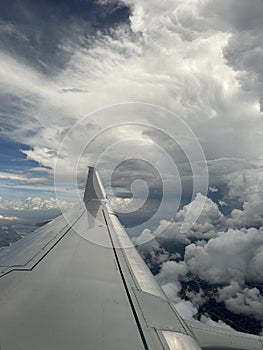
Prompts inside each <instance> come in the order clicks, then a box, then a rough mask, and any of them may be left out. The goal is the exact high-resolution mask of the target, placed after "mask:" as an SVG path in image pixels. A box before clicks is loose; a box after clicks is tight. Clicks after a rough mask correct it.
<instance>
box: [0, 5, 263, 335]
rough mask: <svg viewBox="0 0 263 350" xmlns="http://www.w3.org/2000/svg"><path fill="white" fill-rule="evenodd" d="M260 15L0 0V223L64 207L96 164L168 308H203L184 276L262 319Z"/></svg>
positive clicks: (262, 10) (257, 11)
mask: <svg viewBox="0 0 263 350" xmlns="http://www.w3.org/2000/svg"><path fill="white" fill-rule="evenodd" d="M262 16H263V3H262V1H261V0H250V1H247V0H223V1H220V2H218V1H216V0H163V1H157V0H152V1H138V0H124V1H118V0H116V1H114V0H97V1H95V0H94V1H91V0H75V1H73V0H63V1H62V0H56V1H55V0H46V1H44V0H39V1H34V0H23V1H22V0H20V1H19V0H14V1H12V2H8V3H5V4H4V3H1V4H0V153H1V163H0V191H1V192H0V197H1V198H0V225H1V223H2V225H6V224H7V223H8V224H11V223H12V224H13V225H22V224H28V223H31V224H32V222H33V221H34V223H35V222H36V219H35V218H36V217H37V216H38V215H39V218H41V220H42V219H43V218H44V219H46V218H47V217H53V216H55V215H57V213H58V209H61V210H62V211H63V210H66V209H68V208H70V207H72V205H73V203H75V202H77V201H79V200H80V199H81V196H82V192H83V188H84V185H85V178H86V174H87V166H88V165H95V166H96V168H97V169H98V171H99V173H100V175H101V178H102V181H103V183H104V185H105V187H106V191H107V193H108V196H109V198H110V201H111V204H112V206H113V208H114V209H115V210H116V211H117V212H119V215H120V217H121V218H122V222H123V223H124V224H125V226H126V227H127V229H129V233H130V234H131V236H133V239H134V242H135V244H138V245H139V247H138V249H139V251H140V252H141V254H142V255H143V256H144V257H145V259H146V260H147V262H148V264H149V266H150V267H151V268H152V270H153V271H155V273H157V278H158V280H159V281H160V283H161V284H162V285H163V287H164V289H165V291H166V293H167V294H168V295H169V297H170V298H171V299H173V300H174V302H175V303H176V305H177V307H178V309H179V310H180V312H181V313H186V314H187V315H188V317H190V318H191V317H196V315H197V314H198V313H200V310H201V309H202V310H203V309H204V305H206V303H207V300H208V299H209V288H208V287H206V288H203V287H202V284H199V286H198V288H196V290H190V289H189V288H188V290H187V291H186V290H185V288H184V286H185V284H186V281H188V282H189V281H190V280H191V281H193V280H197V279H198V281H200V283H201V282H202V283H206V285H209V286H211V285H213V286H214V288H215V290H216V292H215V293H214V296H213V301H214V303H217V305H223V307H224V308H225V310H226V311H225V312H230V313H231V315H230V316H231V317H232V316H233V315H242V316H243V317H244V320H245V321H246V322H247V323H249V322H251V319H254V320H256V321H257V325H260V324H261V323H262V321H263V298H262V283H263V276H262V269H261V267H262V263H263V242H262V233H263V205H262V204H263V196H262V193H263V175H262V174H263V173H262V167H263V153H262V150H263V147H262V146H263V137H262V136H263V128H262V123H263V119H262V118H263V63H262V62H263V28H262V27H263V22H262ZM33 217H34V220H33ZM32 220H33V221H32ZM143 243H144V244H143ZM176 244H177V246H180V249H179V250H178V249H177V248H176V247H175V245H176ZM200 286H201V287H200ZM211 315H212V314H211V313H210V314H209V313H208V314H207V313H205V312H204V313H203V314H202V321H203V322H208V323H209V322H214V321H212V319H211V317H212V316H211ZM246 317H247V318H246ZM199 318H200V317H199ZM245 321H244V322H245ZM216 322H219V323H220V322H221V324H223V322H225V320H221V321H220V320H216ZM244 324H245V323H244ZM244 327H245V326H244ZM259 328H260V327H259V326H258V328H257V333H260V331H261V330H260V329H259ZM246 330H247V331H251V330H249V329H246Z"/></svg>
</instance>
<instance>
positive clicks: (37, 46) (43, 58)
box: [0, 0, 129, 73]
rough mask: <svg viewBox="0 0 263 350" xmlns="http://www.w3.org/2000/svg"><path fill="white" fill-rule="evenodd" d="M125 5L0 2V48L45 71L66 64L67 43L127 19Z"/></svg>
mask: <svg viewBox="0 0 263 350" xmlns="http://www.w3.org/2000/svg"><path fill="white" fill-rule="evenodd" d="M128 16H129V10H128V8H127V7H125V6H121V5H119V6H113V5H110V4H105V5H102V4H98V3H96V2H95V1H89V0H87V1H85V0H77V1H69V0H57V1H54V0H53V1H52V0H38V1H34V0H23V1H22V0H15V1H9V2H2V3H1V4H0V42H1V44H0V45H1V46H0V48H1V50H5V51H7V52H9V53H10V54H11V55H13V56H15V57H18V58H19V60H21V61H24V62H26V63H29V64H30V65H31V66H35V68H37V69H39V70H41V71H43V72H45V73H54V72H55V71H56V70H57V69H59V68H63V66H64V65H65V63H66V62H67V61H68V59H69V57H70V56H71V54H72V53H71V52H69V51H68V50H67V48H66V47H65V46H64V43H65V42H66V41H67V40H71V41H72V42H74V44H78V43H79V42H80V41H81V40H83V39H85V37H88V36H90V35H92V34H94V32H95V31H96V30H102V31H105V30H107V28H109V27H111V26H114V24H116V23H120V22H122V21H127V19H128Z"/></svg>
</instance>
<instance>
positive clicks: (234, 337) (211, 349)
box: [186, 321, 263, 350]
mask: <svg viewBox="0 0 263 350" xmlns="http://www.w3.org/2000/svg"><path fill="white" fill-rule="evenodd" d="M186 323H187V325H188V326H189V328H190V329H191V330H192V332H193V334H194V335H195V337H196V339H197V340H198V342H199V344H200V345H201V347H202V349H207V350H262V349H263V342H262V337H260V336H256V335H252V334H246V333H242V332H237V331H235V330H233V329H227V328H223V327H219V326H218V327H217V326H212V325H206V324H203V323H201V322H198V321H186Z"/></svg>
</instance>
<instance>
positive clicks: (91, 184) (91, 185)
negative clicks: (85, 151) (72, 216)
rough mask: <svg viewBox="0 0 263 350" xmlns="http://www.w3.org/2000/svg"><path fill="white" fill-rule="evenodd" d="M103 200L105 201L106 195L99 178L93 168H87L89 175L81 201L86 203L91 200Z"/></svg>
mask: <svg viewBox="0 0 263 350" xmlns="http://www.w3.org/2000/svg"><path fill="white" fill-rule="evenodd" d="M94 199H95V200H103V199H106V194H105V191H104V188H103V185H102V183H101V180H100V178H99V175H98V173H97V171H96V170H95V169H94V167H91V166H89V173H88V178H87V183H86V188H85V193H84V198H83V201H84V202H85V203H87V202H88V201H91V200H94Z"/></svg>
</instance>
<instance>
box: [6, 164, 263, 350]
mask: <svg viewBox="0 0 263 350" xmlns="http://www.w3.org/2000/svg"><path fill="white" fill-rule="evenodd" d="M212 333H213V332H212V330H211V329H210V330H209V332H208V329H207V328H205V329H202V327H201V328H200V327H199V328H198V330H197V328H196V325H193V324H187V323H186V322H184V320H182V319H181V317H180V316H179V315H178V314H177V312H176V310H175V308H174V306H173V305H172V304H171V303H170V302H169V300H167V298H166V296H165V294H164V293H163V291H162V289H161V288H160V287H159V285H158V284H157V282H156V281H155V279H154V278H153V276H152V274H151V273H150V271H149V269H148V268H147V266H146V265H145V263H144V262H143V260H142V259H141V257H140V256H139V254H138V253H137V251H136V249H135V248H134V247H133V245H132V243H131V241H130V239H129V237H128V235H127V234H126V232H125V230H124V229H123V227H122V226H121V224H120V222H119V220H118V218H117V217H116V215H115V214H114V213H113V212H112V210H111V209H110V207H109V205H108V201H107V199H106V196H105V192H104V189H103V186H102V184H101V181H100V179H99V177H98V174H97V172H96V171H95V170H94V168H89V174H88V180H87V185H86V190H85V194H84V200H83V202H82V203H80V204H79V205H78V206H76V207H75V208H74V209H73V210H72V211H70V212H69V213H67V214H64V215H63V216H60V217H58V218H57V219H55V220H54V221H52V222H51V223H49V224H48V225H46V226H44V227H43V228H41V229H39V230H38V231H36V232H34V233H33V234H31V235H29V236H27V237H26V238H25V239H23V240H20V241H18V242H17V243H15V244H13V245H12V246H11V247H10V248H9V249H7V250H5V251H4V253H2V254H1V255H0V348H1V350H5V349H8V350H9V349H10V350H18V349H20V350H25V349H27V350H31V349H39V350H42V349H43V350H44V349H45V350H46V349H56V350H58V349H63V350H65V349H84V348H88V349H115V350H116V349H123V348H125V349H127V350H129V349H156V350H158V349H167V350H169V349H170V350H174V349H178V350H198V349H199V350H200V349H201V347H200V345H199V344H198V341H199V342H200V344H201V345H202V348H204V349H205V348H207V349H225V348H226V349H245V348H244V347H241V346H240V339H239V340H238V341H237V340H235V337H231V336H230V338H231V339H230V338H229V339H230V340H229V344H230V343H231V344H232V347H227V346H228V345H229V344H228V341H225V342H224V343H223V342H222V340H221V341H220V338H219V337H218V336H217V334H215V332H214V333H213V334H212ZM233 333H238V332H233ZM208 334H209V335H208ZM211 334H212V335H211ZM241 334H242V333H241ZM251 337H253V336H251ZM218 339H219V340H218ZM253 339H254V341H253V342H250V344H252V347H250V348H247V349H248V350H253V349H263V346H262V343H261V337H254V338H253ZM255 339H256V340H255ZM222 344H223V345H224V346H225V347H222ZM234 346H236V347H234ZM238 346H239V347H238ZM259 346H260V347H259Z"/></svg>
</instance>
